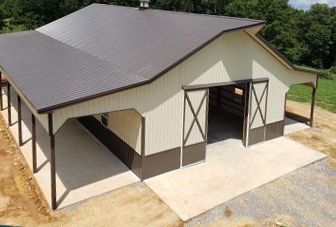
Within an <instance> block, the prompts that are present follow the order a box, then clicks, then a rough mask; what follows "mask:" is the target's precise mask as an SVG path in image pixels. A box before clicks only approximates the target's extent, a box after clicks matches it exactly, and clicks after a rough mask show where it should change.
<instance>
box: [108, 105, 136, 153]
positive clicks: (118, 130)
mask: <svg viewBox="0 0 336 227" xmlns="http://www.w3.org/2000/svg"><path fill="white" fill-rule="evenodd" d="M108 128H109V129H110V130H111V131H112V132H114V133H115V134H116V135H117V136H118V137H119V138H121V139H122V140H123V141H125V142H126V143H127V144H128V145H129V146H130V147H132V148H133V149H134V150H135V151H136V152H137V153H138V154H140V155H141V116H140V115H139V114H138V113H137V112H136V111H135V110H124V111H116V112H111V113H109V119H108Z"/></svg>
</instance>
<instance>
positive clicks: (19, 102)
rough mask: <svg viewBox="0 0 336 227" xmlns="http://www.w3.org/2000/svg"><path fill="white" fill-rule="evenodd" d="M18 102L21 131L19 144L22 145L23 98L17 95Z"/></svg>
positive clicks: (19, 128)
mask: <svg viewBox="0 0 336 227" xmlns="http://www.w3.org/2000/svg"><path fill="white" fill-rule="evenodd" d="M17 103H18V131H19V146H22V144H23V141H22V111H21V98H20V96H19V95H18V96H17Z"/></svg>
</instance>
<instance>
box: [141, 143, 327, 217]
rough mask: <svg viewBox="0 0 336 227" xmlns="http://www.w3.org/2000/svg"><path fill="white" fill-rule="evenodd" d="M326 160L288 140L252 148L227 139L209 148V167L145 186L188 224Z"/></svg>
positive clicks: (177, 173) (169, 175) (198, 167)
mask: <svg viewBox="0 0 336 227" xmlns="http://www.w3.org/2000/svg"><path fill="white" fill-rule="evenodd" d="M323 157H325V156H324V155H323V154H321V153H319V152H317V151H315V150H312V149H310V148H308V147H305V146H304V145H302V144H299V143H297V142H295V141H293V140H291V139H289V138H286V137H282V138H279V139H275V140H272V141H268V142H265V143H263V144H259V145H256V146H253V147H250V148H245V147H243V146H242V145H241V141H240V140H239V139H227V140H225V141H222V142H218V143H213V144H210V145H208V147H207V160H206V162H205V163H202V164H199V165H195V166H191V167H188V168H184V169H179V170H176V171H173V172H169V173H166V174H163V175H160V176H157V177H154V178H151V179H148V180H146V181H145V183H146V184H147V185H148V186H149V187H150V188H151V189H152V190H153V191H154V192H155V193H157V194H158V195H159V196H160V198H161V199H162V200H163V201H164V202H166V203H167V204H168V206H170V208H171V209H172V210H173V211H175V212H176V213H177V215H179V216H180V217H181V219H182V220H183V221H187V220H189V219H191V218H193V217H195V216H197V215H199V214H201V213H203V212H205V211H207V210H210V209H212V208H214V207H216V206H218V205H220V204H222V203H224V202H226V201H228V200H231V199H233V198H235V197H237V196H239V195H241V194H243V193H246V192H248V191H250V190H252V189H254V188H256V187H259V186H261V185H263V184H265V183H268V182H270V181H272V180H274V179H276V178H278V177H280V176H282V175H284V174H286V173H289V172H291V171H293V170H296V169H298V168H300V167H303V166H305V165H307V164H309V163H312V162H314V161H317V160H320V159H322V158H323Z"/></svg>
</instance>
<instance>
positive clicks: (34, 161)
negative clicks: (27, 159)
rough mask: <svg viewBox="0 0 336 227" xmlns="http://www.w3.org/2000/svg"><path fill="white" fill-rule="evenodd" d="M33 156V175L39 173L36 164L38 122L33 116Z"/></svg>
mask: <svg viewBox="0 0 336 227" xmlns="http://www.w3.org/2000/svg"><path fill="white" fill-rule="evenodd" d="M32 156H33V173H36V172H37V164H36V120H35V116H34V114H32Z"/></svg>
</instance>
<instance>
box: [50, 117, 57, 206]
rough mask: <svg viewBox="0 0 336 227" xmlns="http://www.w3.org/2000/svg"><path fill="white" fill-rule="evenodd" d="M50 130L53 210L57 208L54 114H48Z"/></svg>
mask: <svg viewBox="0 0 336 227" xmlns="http://www.w3.org/2000/svg"><path fill="white" fill-rule="evenodd" d="M48 126H49V127H48V128H49V130H48V131H49V142H50V182H51V185H50V186H51V208H52V209H53V210H55V209H56V208H57V198H56V161H55V159H56V155H55V135H54V132H53V117H52V113H48Z"/></svg>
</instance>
